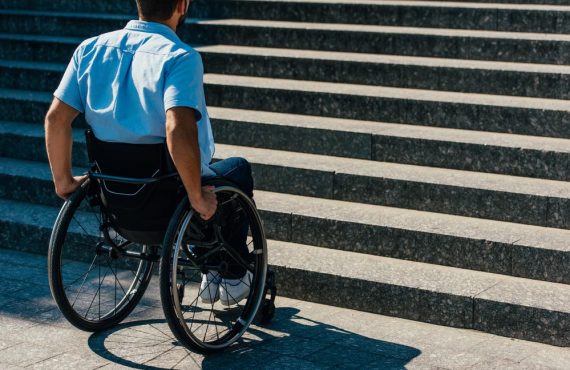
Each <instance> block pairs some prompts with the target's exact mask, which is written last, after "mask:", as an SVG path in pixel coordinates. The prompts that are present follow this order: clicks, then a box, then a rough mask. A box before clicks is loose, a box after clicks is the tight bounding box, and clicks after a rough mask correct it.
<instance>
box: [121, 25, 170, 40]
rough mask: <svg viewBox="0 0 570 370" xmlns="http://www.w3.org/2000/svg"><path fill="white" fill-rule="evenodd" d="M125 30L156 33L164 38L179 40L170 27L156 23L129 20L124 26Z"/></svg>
mask: <svg viewBox="0 0 570 370" xmlns="http://www.w3.org/2000/svg"><path fill="white" fill-rule="evenodd" d="M125 29H127V30H133V31H141V32H150V33H158V34H160V35H163V36H166V37H174V38H176V39H177V40H179V38H178V35H177V34H176V32H174V31H173V30H172V29H171V28H170V27H168V26H167V25H165V24H162V23H158V22H147V21H140V20H131V21H129V23H127V25H126V26H125Z"/></svg>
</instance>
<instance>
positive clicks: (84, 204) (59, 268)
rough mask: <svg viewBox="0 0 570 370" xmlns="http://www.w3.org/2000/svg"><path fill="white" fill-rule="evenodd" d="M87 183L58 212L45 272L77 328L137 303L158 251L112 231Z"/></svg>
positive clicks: (99, 324) (102, 323) (107, 320)
mask: <svg viewBox="0 0 570 370" xmlns="http://www.w3.org/2000/svg"><path fill="white" fill-rule="evenodd" d="M89 189H90V181H89V180H87V181H86V182H85V183H84V184H82V186H81V187H80V188H79V189H78V190H77V191H76V192H75V193H74V194H73V195H72V196H71V197H70V198H69V199H68V200H67V201H66V202H65V203H64V205H63V207H62V208H61V211H60V212H59V215H58V217H57V219H56V221H55V225H54V228H53V231H52V235H51V239H50V243H49V254H48V275H49V284H50V289H51V292H52V295H53V298H54V299H55V301H56V303H57V305H58V307H59V309H60V310H61V312H62V314H63V315H64V316H65V318H66V319H67V320H68V321H69V322H70V323H71V324H73V325H74V326H76V327H77V328H79V329H82V330H86V331H101V330H105V329H108V328H110V327H112V326H114V325H116V324H117V323H119V322H120V321H121V320H123V319H124V318H125V317H127V315H128V314H129V313H130V312H131V311H132V310H133V309H134V308H135V307H136V305H137V303H138V302H139V301H140V299H141V298H142V296H143V295H144V292H145V290H146V288H147V286H148V283H149V282H150V279H151V277H152V270H153V265H154V262H153V260H156V259H157V258H158V257H154V258H153V254H154V255H155V256H157V251H156V249H154V250H153V248H151V247H147V246H143V245H137V244H132V243H130V242H128V241H127V240H124V239H122V238H121V237H120V236H119V235H118V234H117V233H116V232H114V231H113V230H112V228H111V227H110V226H109V225H108V224H106V223H105V221H104V217H103V215H102V214H101V212H100V210H99V207H98V206H97V205H96V204H94V202H93V201H92V198H93V197H92V196H91V195H90V190H89ZM152 252H154V253H152ZM141 256H142V257H143V259H141V258H140V257H141Z"/></svg>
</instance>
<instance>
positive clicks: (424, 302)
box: [0, 199, 570, 346]
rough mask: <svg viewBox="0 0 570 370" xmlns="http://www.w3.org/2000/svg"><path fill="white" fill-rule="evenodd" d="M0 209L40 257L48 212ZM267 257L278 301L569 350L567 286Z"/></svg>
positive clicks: (380, 261)
mask: <svg viewBox="0 0 570 370" xmlns="http://www.w3.org/2000/svg"><path fill="white" fill-rule="evenodd" d="M0 210H2V212H0V230H1V231H2V232H0V235H1V238H2V242H3V245H5V246H6V247H8V248H15V249H18V250H22V251H27V252H34V253H39V254H45V253H46V246H47V241H48V236H49V233H50V231H51V227H52V222H53V220H54V219H55V216H56V215H57V209H56V208H52V207H45V206H38V205H32V204H29V203H20V202H14V201H10V200H4V199H0ZM268 250H269V262H270V265H271V266H272V268H274V269H275V271H276V273H277V276H278V289H279V294H280V295H283V296H286V297H290V298H296V299H302V300H305V301H311V302H317V303H323V304H329V305H335V306H340V307H346V308H352V309H357V310H361V311H368V312H373V313H378V314H383V315H390V316H396V317H402V318H407V319H412V320H417V321H423V322H428V323H433V324H440V325H447V326H452V327H458V328H469V329H475V330H480V331H485V332H489V333H494V334H498V335H503V336H509V337H514V338H520V339H525V340H532V341H537V342H544V343H549V344H553V345H558V346H568V345H570V338H569V337H568V335H567V334H568V325H569V320H570V311H569V310H568V307H569V304H570V290H569V289H568V286H567V285H563V284H556V283H547V282H539V281H533V280H527V279H521V278H513V277H508V276H502V275H496V274H490V273H483V272H476V271H469V270H462V269H457V268H451V267H444V266H435V265H431V264H425V263H418V262H411V261H403V260H397V259H392V258H386V257H378V256H371V255H365V254H359V253H353V252H346V251H341V250H331V249H326V248H318V247H314V246H307V245H303V244H294V243H287V242H282V241H274V240H269V242H268ZM325 287H326V288H325ZM333 292H334V293H333Z"/></svg>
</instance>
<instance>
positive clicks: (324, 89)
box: [204, 73, 570, 111]
mask: <svg viewBox="0 0 570 370" xmlns="http://www.w3.org/2000/svg"><path fill="white" fill-rule="evenodd" d="M204 83H205V84H214V85H222V86H224V85H226V86H227V85H231V86H240V87H249V88H260V89H276V90H293V91H303V92H309V93H327V94H346V95H355V96H367V97H374V98H389V99H403V100H419V101H431V102H439V103H455V104H468V105H485V106H498V107H510V108H527V109H539V110H550V111H570V104H569V103H568V100H559V99H544V98H528V97H519V96H506V95H491V94H475V93H460V92H449V91H434V90H423V89H410V88H401V87H388V86H372V85H357V84H347V83H337V82H319V81H305V80H290V79H283V78H267V77H251V76H236V75H223V74H215V73H208V74H205V75H204Z"/></svg>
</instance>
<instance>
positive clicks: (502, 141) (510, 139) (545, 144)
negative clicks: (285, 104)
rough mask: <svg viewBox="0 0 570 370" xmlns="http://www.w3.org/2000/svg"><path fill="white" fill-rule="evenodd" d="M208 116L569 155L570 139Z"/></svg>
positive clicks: (301, 118)
mask: <svg viewBox="0 0 570 370" xmlns="http://www.w3.org/2000/svg"><path fill="white" fill-rule="evenodd" d="M208 113H209V115H210V117H211V118H214V119H226V120H233V121H238V122H254V123H263V124H271V125H278V126H289V127H290V126H293V127H305V128H317V129H322V130H334V131H344V132H354V133H364V134H372V135H381V136H394V137H405V138H416V139H426V140H434V141H451V142H456V143H467V144H480V145H492V146H500V147H506V148H521V149H530V150H540V151H553V152H561V153H570V139H559V138H550V137H543V136H530V135H516V134H505V133H494V132H487V131H475V130H461V129H452V128H445V127H432V126H420V125H409V124H398V123H387V122H375V121H362V120H351V119H344V118H332V117H320V116H308V115H300V114H289V113H277V112H266V111H254V110H247V109H237V108H224V107H213V106H211V107H208Z"/></svg>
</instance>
